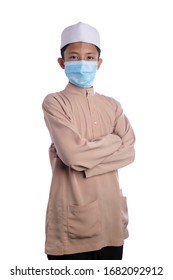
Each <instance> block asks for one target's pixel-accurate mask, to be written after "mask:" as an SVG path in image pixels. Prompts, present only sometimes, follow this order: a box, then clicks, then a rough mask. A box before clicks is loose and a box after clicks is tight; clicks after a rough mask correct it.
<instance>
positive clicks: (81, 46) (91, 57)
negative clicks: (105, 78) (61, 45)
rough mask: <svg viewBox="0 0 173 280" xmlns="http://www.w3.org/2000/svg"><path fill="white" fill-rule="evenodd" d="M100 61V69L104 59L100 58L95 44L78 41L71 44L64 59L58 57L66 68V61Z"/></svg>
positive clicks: (59, 61)
mask: <svg viewBox="0 0 173 280" xmlns="http://www.w3.org/2000/svg"><path fill="white" fill-rule="evenodd" d="M77 60H87V61H98V69H99V67H100V65H101V63H102V59H101V58H99V59H98V51H97V48H96V46H94V45H93V44H88V43H83V42H77V43H72V44H69V45H68V47H67V48H66V50H65V52H64V59H62V58H58V63H59V64H60V66H61V67H62V68H63V69H64V62H65V61H77Z"/></svg>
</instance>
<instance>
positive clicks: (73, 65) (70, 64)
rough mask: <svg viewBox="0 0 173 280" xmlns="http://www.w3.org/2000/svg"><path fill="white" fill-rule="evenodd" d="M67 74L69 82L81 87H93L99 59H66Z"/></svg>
mask: <svg viewBox="0 0 173 280" xmlns="http://www.w3.org/2000/svg"><path fill="white" fill-rule="evenodd" d="M64 65H65V74H66V76H67V78H68V79H69V82H70V83H72V84H74V85H76V86H77V87H81V88H88V87H91V86H92V84H93V81H94V78H95V74H96V72H97V67H98V62H97V61H87V60H78V61H66V62H65V63H64Z"/></svg>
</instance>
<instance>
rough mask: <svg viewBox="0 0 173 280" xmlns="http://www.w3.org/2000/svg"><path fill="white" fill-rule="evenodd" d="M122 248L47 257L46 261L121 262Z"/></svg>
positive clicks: (105, 248)
mask: <svg viewBox="0 0 173 280" xmlns="http://www.w3.org/2000/svg"><path fill="white" fill-rule="evenodd" d="M122 257H123V246H117V247H113V246H109V247H104V248H102V249H101V250H98V251H91V252H83V253H77V254H70V255H62V256H53V255H47V258H48V260H122Z"/></svg>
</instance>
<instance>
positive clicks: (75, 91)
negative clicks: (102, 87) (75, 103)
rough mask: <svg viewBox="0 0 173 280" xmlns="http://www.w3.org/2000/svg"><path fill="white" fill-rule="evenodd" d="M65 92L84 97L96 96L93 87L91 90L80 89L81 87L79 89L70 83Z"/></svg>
mask: <svg viewBox="0 0 173 280" xmlns="http://www.w3.org/2000/svg"><path fill="white" fill-rule="evenodd" d="M64 91H65V92H67V93H69V94H76V95H77V94H78V95H79V94H80V95H83V96H91V95H94V94H95V92H94V88H93V87H90V88H80V87H77V86H75V85H73V84H71V83H68V84H67V86H66V87H65V89H64Z"/></svg>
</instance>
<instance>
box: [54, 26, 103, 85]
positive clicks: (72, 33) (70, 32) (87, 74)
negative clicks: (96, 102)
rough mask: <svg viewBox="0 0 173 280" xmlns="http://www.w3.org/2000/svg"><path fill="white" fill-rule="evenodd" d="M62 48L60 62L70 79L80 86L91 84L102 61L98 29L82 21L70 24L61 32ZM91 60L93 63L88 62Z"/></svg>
mask: <svg viewBox="0 0 173 280" xmlns="http://www.w3.org/2000/svg"><path fill="white" fill-rule="evenodd" d="M60 50H61V57H59V58H58V63H59V65H60V66H61V67H62V68H63V69H65V73H66V75H67V77H68V78H69V81H70V82H71V83H74V84H75V85H77V86H79V87H88V86H90V85H91V84H92V82H93V80H94V76H95V73H96V71H97V69H99V67H100V65H101V63H102V59H101V58H100V52H101V51H100V36H99V32H98V31H97V29H95V28H94V27H92V26H90V25H88V24H86V23H82V22H79V23H77V24H74V25H71V26H68V27H67V28H65V29H64V30H63V32H62V34H61V46H60ZM89 61H90V62H91V63H88V62H89ZM76 62H77V64H76ZM84 69H85V70H84ZM81 71H82V72H81ZM72 72H73V73H72ZM74 72H75V73H74ZM72 76H73V77H72ZM74 76H75V77H74ZM79 77H80V78H79ZM73 79H75V81H76V80H77V82H75V81H73ZM84 80H85V81H84ZM86 80H88V82H86Z"/></svg>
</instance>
